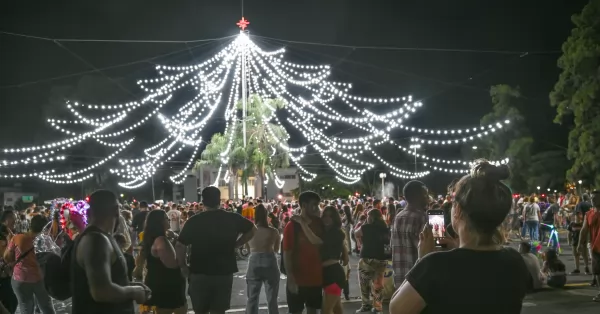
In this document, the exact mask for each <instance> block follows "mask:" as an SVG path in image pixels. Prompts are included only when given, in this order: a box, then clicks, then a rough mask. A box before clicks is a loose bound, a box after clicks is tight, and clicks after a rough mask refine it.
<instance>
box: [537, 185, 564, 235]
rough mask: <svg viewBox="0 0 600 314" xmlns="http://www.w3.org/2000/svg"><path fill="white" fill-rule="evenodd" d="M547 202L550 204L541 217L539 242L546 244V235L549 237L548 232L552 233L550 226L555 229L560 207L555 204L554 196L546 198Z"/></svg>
mask: <svg viewBox="0 0 600 314" xmlns="http://www.w3.org/2000/svg"><path fill="white" fill-rule="evenodd" d="M548 202H549V203H550V206H549V207H548V208H547V209H546V211H545V212H544V215H542V222H543V223H544V224H543V225H540V241H541V242H546V237H547V234H548V235H549V234H550V232H552V230H553V229H552V227H550V226H554V228H556V221H558V218H557V217H558V212H559V211H560V207H559V206H558V204H557V203H556V199H555V197H554V196H550V197H548Z"/></svg>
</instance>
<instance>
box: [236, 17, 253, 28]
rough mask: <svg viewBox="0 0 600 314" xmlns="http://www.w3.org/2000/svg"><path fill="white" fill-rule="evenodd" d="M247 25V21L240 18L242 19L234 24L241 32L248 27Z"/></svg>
mask: <svg viewBox="0 0 600 314" xmlns="http://www.w3.org/2000/svg"><path fill="white" fill-rule="evenodd" d="M248 24H250V22H248V20H246V19H245V18H244V17H243V16H242V19H241V20H240V21H239V22H237V24H236V25H237V26H238V27H239V28H241V29H242V30H246V27H248Z"/></svg>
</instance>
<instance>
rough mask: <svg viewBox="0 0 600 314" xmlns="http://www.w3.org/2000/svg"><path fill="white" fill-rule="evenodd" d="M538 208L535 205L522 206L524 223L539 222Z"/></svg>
mask: <svg viewBox="0 0 600 314" xmlns="http://www.w3.org/2000/svg"><path fill="white" fill-rule="evenodd" d="M539 215H540V207H539V206H538V204H536V203H526V204H525V205H524V206H523V217H525V221H539V220H540V219H539Z"/></svg>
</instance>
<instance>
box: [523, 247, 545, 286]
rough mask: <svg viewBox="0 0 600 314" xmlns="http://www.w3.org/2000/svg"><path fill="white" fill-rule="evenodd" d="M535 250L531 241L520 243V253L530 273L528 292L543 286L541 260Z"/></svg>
mask: <svg viewBox="0 0 600 314" xmlns="http://www.w3.org/2000/svg"><path fill="white" fill-rule="evenodd" d="M533 251H534V250H533V248H532V246H531V243H529V242H526V241H523V242H521V245H519V253H521V256H522V257H523V261H524V262H525V265H526V266H527V270H529V275H530V277H529V279H528V284H527V290H528V292H533V291H536V290H539V289H541V288H542V272H541V268H540V261H539V259H538V258H537V256H536V255H535V254H534V252H533Z"/></svg>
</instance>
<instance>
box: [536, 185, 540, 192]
mask: <svg viewBox="0 0 600 314" xmlns="http://www.w3.org/2000/svg"><path fill="white" fill-rule="evenodd" d="M537 190H538V194H540V186H539V185H538V187H537Z"/></svg>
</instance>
